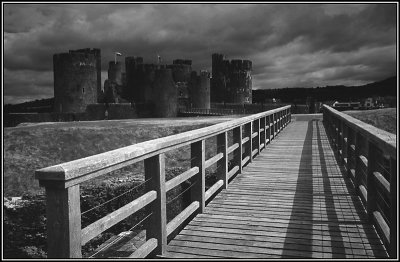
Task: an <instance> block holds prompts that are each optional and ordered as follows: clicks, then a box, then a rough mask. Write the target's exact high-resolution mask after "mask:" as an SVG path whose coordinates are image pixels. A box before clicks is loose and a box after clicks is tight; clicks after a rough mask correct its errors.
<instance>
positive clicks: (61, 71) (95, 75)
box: [53, 48, 101, 113]
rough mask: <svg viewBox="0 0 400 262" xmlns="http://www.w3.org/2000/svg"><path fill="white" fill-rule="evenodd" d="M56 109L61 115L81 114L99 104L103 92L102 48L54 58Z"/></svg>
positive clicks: (81, 50) (58, 55) (80, 50)
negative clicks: (98, 95) (100, 94)
mask: <svg viewBox="0 0 400 262" xmlns="http://www.w3.org/2000/svg"><path fill="white" fill-rule="evenodd" d="M53 70H54V108H55V112H57V113H80V112H84V111H85V110H86V106H87V105H88V104H93V103H97V94H98V93H100V92H101V55H100V49H89V48H87V49H79V50H70V51H69V52H68V53H61V54H55V55H54V56H53Z"/></svg>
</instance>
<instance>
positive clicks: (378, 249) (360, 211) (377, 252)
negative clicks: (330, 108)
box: [323, 123, 386, 258]
mask: <svg viewBox="0 0 400 262" xmlns="http://www.w3.org/2000/svg"><path fill="white" fill-rule="evenodd" d="M323 125H324V129H325V130H326V133H327V134H326V135H327V140H328V142H329V146H330V148H331V149H332V152H333V154H334V157H335V161H336V163H337V165H338V166H339V169H340V172H341V176H342V178H343V180H344V182H345V185H346V189H347V190H348V191H353V192H354V191H356V189H355V188H354V185H353V183H352V181H351V179H350V178H349V177H348V175H347V171H346V169H345V167H344V166H343V165H341V164H340V162H341V160H340V157H339V155H338V154H337V152H336V150H335V145H334V142H333V141H332V139H331V137H330V135H331V134H329V133H328V130H329V129H328V127H327V126H326V125H325V123H324V124H323ZM351 203H352V204H353V206H363V204H362V201H361V199H360V197H359V196H358V197H357V198H354V197H351ZM355 211H356V213H357V216H358V217H360V218H362V219H366V218H367V212H366V209H365V207H364V208H356V209H355ZM358 226H359V231H362V232H365V233H367V234H371V233H372V234H376V235H377V233H376V232H375V230H372V229H371V228H370V224H369V223H359V224H358ZM367 241H368V244H371V245H372V244H375V245H374V248H373V249H372V253H373V254H374V256H375V257H376V258H379V257H381V258H385V257H386V256H385V253H386V249H385V248H384V246H383V243H382V244H381V245H376V243H374V242H376V241H373V240H372V239H370V238H367Z"/></svg>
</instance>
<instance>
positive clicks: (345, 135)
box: [341, 121, 349, 170]
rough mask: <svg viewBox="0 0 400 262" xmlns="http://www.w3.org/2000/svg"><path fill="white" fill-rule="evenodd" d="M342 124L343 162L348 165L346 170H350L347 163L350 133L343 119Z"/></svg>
mask: <svg viewBox="0 0 400 262" xmlns="http://www.w3.org/2000/svg"><path fill="white" fill-rule="evenodd" d="M341 126H342V164H343V165H346V170H348V168H349V167H348V165H347V162H348V161H349V158H348V157H347V144H348V142H349V135H348V131H347V126H346V124H345V123H344V122H343V121H342V123H341ZM346 140H347V142H346Z"/></svg>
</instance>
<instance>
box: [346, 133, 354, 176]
mask: <svg viewBox="0 0 400 262" xmlns="http://www.w3.org/2000/svg"><path fill="white" fill-rule="evenodd" d="M346 133H347V143H346V155H347V166H346V170H347V171H346V172H347V176H348V177H350V178H351V181H353V183H354V180H355V179H354V178H353V177H352V175H351V168H352V166H353V165H354V166H355V161H354V162H353V158H354V160H355V157H354V156H355V154H354V153H355V151H353V150H352V148H351V145H352V144H353V143H354V135H355V134H354V131H353V130H352V129H351V128H349V127H347V132H346ZM355 170H356V169H355V168H354V174H355Z"/></svg>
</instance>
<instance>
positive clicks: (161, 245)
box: [144, 154, 167, 257]
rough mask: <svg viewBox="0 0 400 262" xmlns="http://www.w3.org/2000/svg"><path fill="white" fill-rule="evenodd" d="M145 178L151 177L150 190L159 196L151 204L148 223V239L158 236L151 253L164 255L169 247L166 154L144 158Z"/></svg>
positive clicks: (148, 186) (148, 184)
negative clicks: (155, 245)
mask: <svg viewBox="0 0 400 262" xmlns="http://www.w3.org/2000/svg"><path fill="white" fill-rule="evenodd" d="M144 171H145V179H146V180H148V179H151V183H146V185H147V189H148V190H155V191H156V192H157V198H156V200H154V201H153V202H152V203H151V204H150V209H151V212H152V213H153V214H152V215H151V216H150V218H149V221H148V223H147V228H146V239H150V238H156V239H157V242H158V244H157V247H156V248H155V249H154V251H153V252H152V253H151V254H150V256H151V257H153V256H154V255H163V254H164V253H165V252H166V248H167V211H166V193H165V156H164V154H159V155H155V156H153V157H150V158H147V159H145V160H144Z"/></svg>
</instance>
